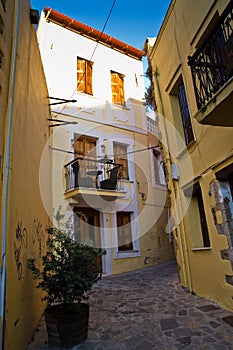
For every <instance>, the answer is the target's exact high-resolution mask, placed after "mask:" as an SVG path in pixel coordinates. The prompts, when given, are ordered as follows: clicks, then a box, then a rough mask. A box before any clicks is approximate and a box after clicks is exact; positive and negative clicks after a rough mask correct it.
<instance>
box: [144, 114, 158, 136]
mask: <svg viewBox="0 0 233 350" xmlns="http://www.w3.org/2000/svg"><path fill="white" fill-rule="evenodd" d="M146 121H147V129H148V131H149V132H151V133H152V134H154V135H156V136H159V130H158V126H157V122H156V120H154V119H152V118H150V117H148V116H147V117H146Z"/></svg>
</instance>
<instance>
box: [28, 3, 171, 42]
mask: <svg viewBox="0 0 233 350" xmlns="http://www.w3.org/2000/svg"><path fill="white" fill-rule="evenodd" d="M112 4H113V0H88V1H87V0H86V1H85V0H84V1H83V0H82V1H78V0H31V7H32V8H33V9H37V10H39V12H41V11H42V10H43V9H44V7H45V6H48V7H51V8H52V9H54V10H57V11H59V12H61V13H63V14H64V15H67V16H69V17H72V18H74V19H76V20H78V21H80V22H82V23H85V24H87V25H89V26H91V27H93V28H95V29H98V30H100V31H102V29H103V26H104V24H105V21H106V18H107V16H108V14H109V11H110V9H111V7H112ZM169 4H170V0H154V1H147V2H146V3H144V1H138V0H116V2H115V5H114V8H113V11H112V13H111V16H110V18H109V21H108V24H107V26H106V28H105V31H104V32H105V33H106V34H108V35H110V36H113V37H115V38H117V39H119V40H121V41H123V42H125V43H127V44H129V45H132V46H134V47H136V48H138V49H142V48H143V45H144V42H145V40H146V38H147V37H156V36H157V34H158V31H159V28H160V26H161V24H162V21H163V18H164V16H165V14H166V11H167V9H168V7H169Z"/></svg>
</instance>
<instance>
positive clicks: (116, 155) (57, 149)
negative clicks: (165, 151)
mask: <svg viewBox="0 0 233 350" xmlns="http://www.w3.org/2000/svg"><path fill="white" fill-rule="evenodd" d="M158 147H159V145H156V146H151V147H147V148H141V149H138V150H135V151H130V152H125V153H120V154H110V155H108V156H107V157H120V156H126V155H128V154H134V153H138V152H144V151H148V150H150V149H154V148H158ZM50 149H52V150H53V151H58V152H64V153H69V154H78V153H77V152H73V151H67V150H64V149H61V148H56V147H50ZM100 157H101V158H103V157H102V156H92V158H96V159H97V158H100Z"/></svg>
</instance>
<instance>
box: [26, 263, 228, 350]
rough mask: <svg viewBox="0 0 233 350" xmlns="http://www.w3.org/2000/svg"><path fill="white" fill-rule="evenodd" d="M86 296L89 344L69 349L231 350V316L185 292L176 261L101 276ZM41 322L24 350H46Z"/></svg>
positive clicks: (43, 328)
mask: <svg viewBox="0 0 233 350" xmlns="http://www.w3.org/2000/svg"><path fill="white" fill-rule="evenodd" d="M89 294H90V300H89V302H90V320H89V334H88V340H87V341H85V342H84V343H82V344H80V345H79V346H76V347H74V348H72V349H73V350H127V349H129V350H173V349H174V350H177V349H178V350H179V349H186V348H187V349H195V350H204V349H205V350H210V349H216V350H233V327H232V326H230V325H229V323H227V322H225V321H224V320H223V318H224V317H230V321H232V324H233V313H231V312H229V311H227V310H224V309H222V308H220V307H219V306H218V305H216V304H214V303H212V302H210V301H208V300H205V299H202V298H200V297H198V296H196V295H193V294H190V293H188V292H187V291H185V290H184V289H183V288H182V287H181V286H180V284H179V282H178V274H177V267H176V264H175V262H169V263H166V264H162V265H158V266H155V267H147V268H144V269H141V270H137V271H134V272H128V273H123V274H120V275H113V276H109V277H103V278H102V280H101V281H99V282H98V283H97V284H96V285H95V286H94V288H93V289H92V291H91V292H90V293H89ZM45 334H46V331H45V326H44V322H43V320H42V323H41V326H40V329H39V331H38V332H37V334H36V336H35V341H34V343H32V344H31V345H30V346H29V348H28V350H47V349H48V345H47V343H44V344H43V345H42V343H43V342H44V341H46V336H45Z"/></svg>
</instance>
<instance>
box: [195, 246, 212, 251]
mask: <svg viewBox="0 0 233 350" xmlns="http://www.w3.org/2000/svg"><path fill="white" fill-rule="evenodd" d="M201 250H212V247H200V248H192V251H193V252H195V251H201Z"/></svg>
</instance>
